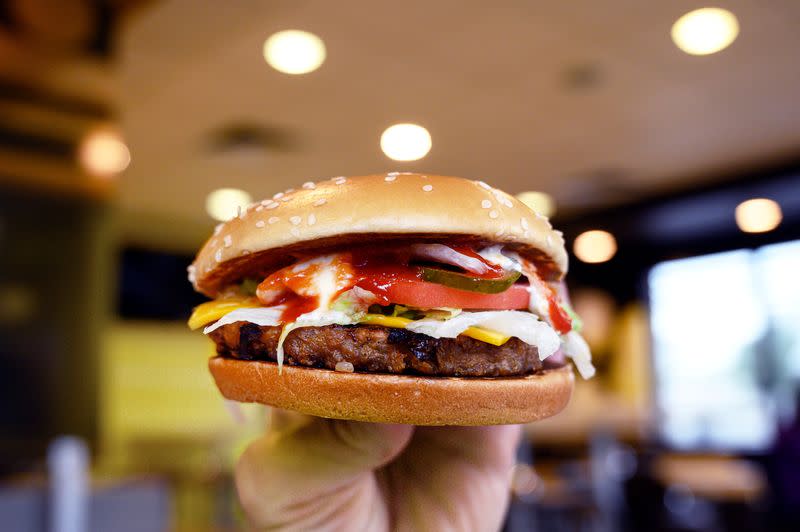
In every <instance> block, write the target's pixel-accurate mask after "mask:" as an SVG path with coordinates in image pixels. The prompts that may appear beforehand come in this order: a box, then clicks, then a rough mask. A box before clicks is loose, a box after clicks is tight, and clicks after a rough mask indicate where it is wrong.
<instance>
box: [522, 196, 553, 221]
mask: <svg viewBox="0 0 800 532" xmlns="http://www.w3.org/2000/svg"><path fill="white" fill-rule="evenodd" d="M517 199H518V200H520V201H521V202H522V203H524V204H525V205H527V206H528V207H530V208H531V209H533V210H534V211H535V212H538V213H539V214H541V215H542V216H547V217H548V218H549V217H551V216H553V215H554V214H555V213H556V202H555V201H553V197H552V196H551V195H550V194H545V193H544V192H538V191H533V190H531V191H528V192H520V193H519V194H517Z"/></svg>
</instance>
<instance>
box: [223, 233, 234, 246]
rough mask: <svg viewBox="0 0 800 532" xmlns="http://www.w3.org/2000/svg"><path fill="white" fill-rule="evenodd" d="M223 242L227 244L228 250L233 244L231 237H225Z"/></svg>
mask: <svg viewBox="0 0 800 532" xmlns="http://www.w3.org/2000/svg"><path fill="white" fill-rule="evenodd" d="M222 242H223V243H224V244H225V247H226V248H229V247H231V245H232V244H233V238H231V235H225V238H223V239H222Z"/></svg>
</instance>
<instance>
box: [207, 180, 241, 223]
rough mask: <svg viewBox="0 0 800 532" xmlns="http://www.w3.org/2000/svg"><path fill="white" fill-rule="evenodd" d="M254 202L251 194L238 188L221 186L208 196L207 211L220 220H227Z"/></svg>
mask: <svg viewBox="0 0 800 532" xmlns="http://www.w3.org/2000/svg"><path fill="white" fill-rule="evenodd" d="M251 202H252V198H251V197H250V194H248V193H247V192H245V191H244V190H241V189H238V188H219V189H217V190H215V191H213V192H212V193H211V194H209V195H208V197H207V198H206V211H207V212H208V214H209V216H211V217H212V218H214V219H215V220H219V221H220V222H227V221H228V220H230V219H232V218H233V217H235V216H236V215H237V214H238V213H239V209H244V208H245V207H246V206H247V205H248V204H250V203H251Z"/></svg>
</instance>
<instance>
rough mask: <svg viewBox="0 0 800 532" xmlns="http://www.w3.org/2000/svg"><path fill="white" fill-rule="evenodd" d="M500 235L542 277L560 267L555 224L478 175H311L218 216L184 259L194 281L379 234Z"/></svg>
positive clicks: (219, 278) (263, 269) (214, 281)
mask: <svg viewBox="0 0 800 532" xmlns="http://www.w3.org/2000/svg"><path fill="white" fill-rule="evenodd" d="M420 240H431V241H444V242H446V241H454V240H455V241H474V242H477V243H480V244H489V243H498V244H504V245H506V246H508V247H509V248H511V249H514V250H515V251H517V252H518V253H520V255H522V256H523V257H525V258H527V259H529V260H531V261H533V262H534V263H536V265H537V267H538V268H539V270H540V272H541V273H542V274H543V275H544V276H545V277H547V278H550V279H559V278H561V277H563V275H564V274H565V273H566V271H567V253H566V250H565V249H564V239H563V237H562V235H561V232H560V231H554V230H553V228H552V226H551V225H550V222H549V221H548V220H547V218H545V217H544V216H542V215H541V214H539V213H537V212H534V211H533V210H531V209H530V208H529V207H528V206H527V205H525V204H524V203H522V202H521V201H519V200H518V199H516V198H514V196H511V195H509V194H506V193H505V192H502V191H500V190H497V189H496V188H492V187H490V186H489V185H487V184H486V183H484V182H483V181H470V180H467V179H462V178H460V177H445V176H436V175H421V174H413V173H399V172H391V173H389V174H379V175H371V176H361V177H334V178H332V179H329V180H326V181H321V182H317V183H312V182H310V181H309V182H308V183H305V184H303V186H302V187H301V188H300V189H299V190H294V189H289V190H287V191H286V192H279V193H277V194H275V195H274V196H273V197H272V199H268V200H264V201H261V202H259V203H254V204H252V205H250V206H248V207H247V209H245V210H243V211H241V212H240V214H239V216H237V217H235V218H234V219H232V220H230V221H229V222H226V223H224V224H220V225H218V226H217V228H216V229H215V231H214V234H213V236H212V237H211V238H210V239H209V240H208V241H207V242H206V243H205V245H204V246H203V247H202V249H200V252H199V253H198V254H197V258H195V261H194V263H193V264H192V265H191V266H190V267H189V280H190V281H191V282H192V284H193V285H194V287H195V289H196V290H198V291H200V292H203V293H204V294H206V295H208V296H210V297H215V296H216V295H218V293H219V292H220V290H221V289H223V288H224V287H225V286H226V285H229V284H231V283H233V282H237V281H239V280H241V279H243V278H246V277H251V276H252V277H256V276H260V277H263V276H266V275H267V274H269V273H270V272H272V271H274V270H275V269H277V268H280V267H283V266H285V265H288V264H290V263H292V262H294V261H295V260H296V257H297V256H298V255H302V254H307V253H308V252H310V251H314V252H321V251H324V250H333V249H337V248H338V249H341V248H343V247H353V246H356V245H365V244H366V245H370V244H375V243H376V242H387V241H391V242H403V241H416V242H419V241H420Z"/></svg>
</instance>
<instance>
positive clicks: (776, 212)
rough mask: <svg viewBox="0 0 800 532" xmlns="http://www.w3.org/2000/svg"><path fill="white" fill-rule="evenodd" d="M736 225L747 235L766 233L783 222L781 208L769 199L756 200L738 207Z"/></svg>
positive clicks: (750, 200) (748, 201)
mask: <svg viewBox="0 0 800 532" xmlns="http://www.w3.org/2000/svg"><path fill="white" fill-rule="evenodd" d="M735 217H736V225H738V226H739V229H741V230H742V231H744V232H745V233H766V232H767V231H772V230H773V229H775V228H776V227H778V226H779V225H780V223H781V220H783V213H782V212H781V206H780V205H778V203H776V202H775V201H773V200H771V199H767V198H754V199H749V200H747V201H743V202H742V203H740V204H739V205H737V206H736V212H735Z"/></svg>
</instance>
